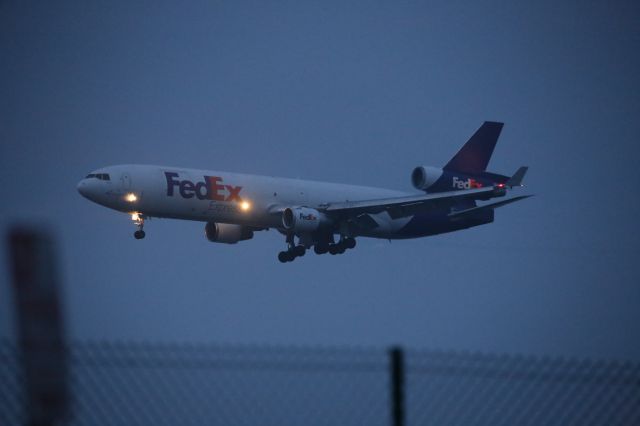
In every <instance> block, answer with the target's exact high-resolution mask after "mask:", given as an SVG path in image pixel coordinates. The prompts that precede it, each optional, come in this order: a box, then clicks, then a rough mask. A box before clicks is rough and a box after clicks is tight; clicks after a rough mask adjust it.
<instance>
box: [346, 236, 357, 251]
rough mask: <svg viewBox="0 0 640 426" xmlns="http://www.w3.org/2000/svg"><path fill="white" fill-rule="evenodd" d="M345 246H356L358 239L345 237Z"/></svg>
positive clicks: (350, 247) (349, 247)
mask: <svg viewBox="0 0 640 426" xmlns="http://www.w3.org/2000/svg"><path fill="white" fill-rule="evenodd" d="M343 244H344V246H345V247H346V248H348V249H352V248H355V246H356V239H355V238H351V237H349V238H345V239H344V242H343Z"/></svg>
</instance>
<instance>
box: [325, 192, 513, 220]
mask: <svg viewBox="0 0 640 426" xmlns="http://www.w3.org/2000/svg"><path fill="white" fill-rule="evenodd" d="M505 194H506V189H505V188H504V186H495V187H486V188H475V189H465V190H459V191H449V192H439V193H435V194H419V195H411V196H407V197H393V198H381V199H375V200H364V201H344V202H337V203H327V204H324V205H322V206H319V208H318V210H320V211H322V212H324V213H326V214H328V215H330V216H351V217H353V216H358V215H362V214H375V213H380V212H382V211H386V212H387V213H389V216H391V218H393V219H397V218H401V217H406V216H411V215H413V214H416V213H418V212H424V211H429V210H435V209H440V208H446V207H449V206H451V205H453V204H455V203H457V202H459V201H463V200H488V199H490V198H493V197H502V196H504V195H505Z"/></svg>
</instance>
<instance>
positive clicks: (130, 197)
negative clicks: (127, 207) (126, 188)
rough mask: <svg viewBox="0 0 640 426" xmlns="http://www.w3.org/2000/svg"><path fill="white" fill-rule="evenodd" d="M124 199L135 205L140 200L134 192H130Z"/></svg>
mask: <svg viewBox="0 0 640 426" xmlns="http://www.w3.org/2000/svg"><path fill="white" fill-rule="evenodd" d="M124 199H125V200H127V201H128V202H130V203H133V202H135V201H137V200H138V197H137V196H136V194H134V193H133V192H130V193H128V194H127V195H126V196H125V197H124Z"/></svg>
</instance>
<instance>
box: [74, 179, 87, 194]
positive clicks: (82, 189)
mask: <svg viewBox="0 0 640 426" xmlns="http://www.w3.org/2000/svg"><path fill="white" fill-rule="evenodd" d="M76 189H77V190H78V192H79V193H80V195H82V196H83V197H85V198H86V197H87V195H88V194H89V188H88V186H87V182H86V181H85V179H82V180H81V181H80V182H78V186H76Z"/></svg>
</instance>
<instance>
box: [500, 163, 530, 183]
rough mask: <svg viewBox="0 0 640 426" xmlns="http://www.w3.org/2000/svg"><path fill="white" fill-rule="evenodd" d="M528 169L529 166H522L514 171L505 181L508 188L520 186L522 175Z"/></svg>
mask: <svg viewBox="0 0 640 426" xmlns="http://www.w3.org/2000/svg"><path fill="white" fill-rule="evenodd" d="M527 170H529V167H526V166H522V167H520V168H519V169H518V171H516V172H515V173H514V174H513V176H511V178H510V179H509V180H508V181H507V182H505V185H507V186H508V187H509V188H513V187H514V186H522V179H524V175H525V174H526V173H527Z"/></svg>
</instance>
